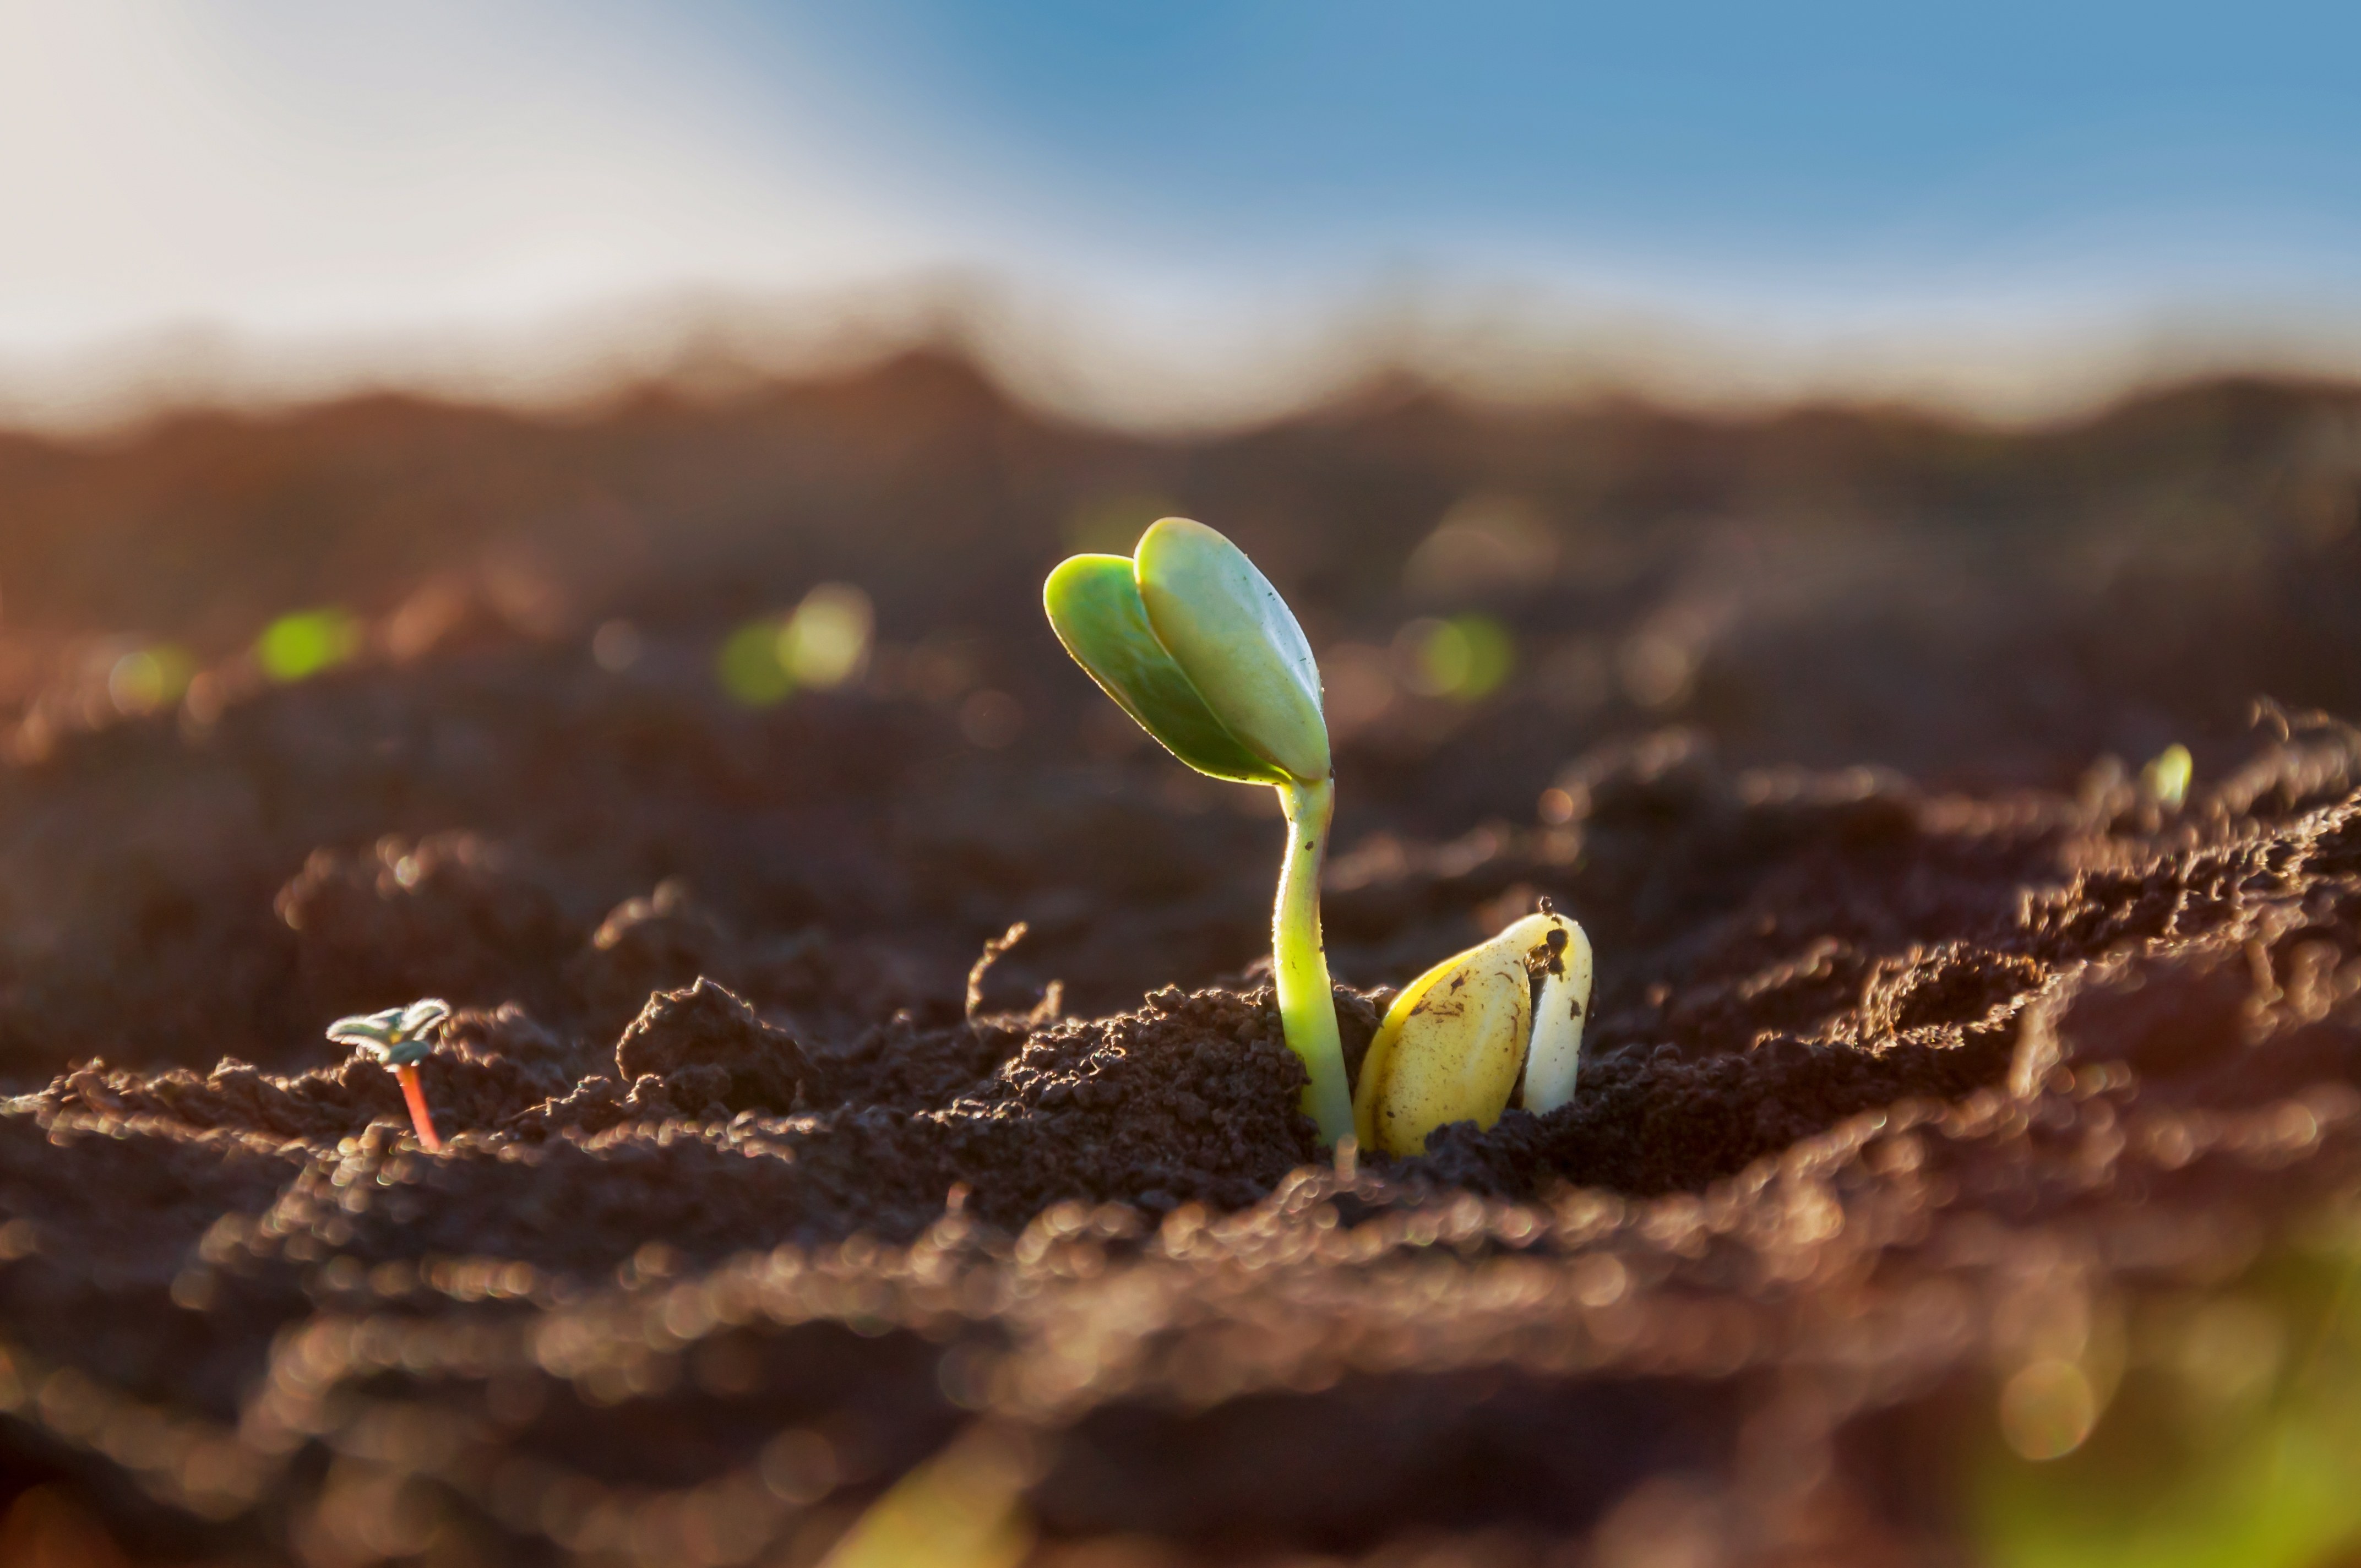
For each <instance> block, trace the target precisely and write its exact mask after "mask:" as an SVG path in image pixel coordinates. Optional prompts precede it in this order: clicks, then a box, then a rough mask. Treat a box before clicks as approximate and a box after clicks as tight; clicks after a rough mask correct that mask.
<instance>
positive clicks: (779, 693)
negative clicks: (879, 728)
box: [714, 583, 874, 707]
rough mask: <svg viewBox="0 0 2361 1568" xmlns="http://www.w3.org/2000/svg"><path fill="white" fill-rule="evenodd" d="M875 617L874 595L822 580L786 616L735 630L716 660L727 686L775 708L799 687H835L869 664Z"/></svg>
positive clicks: (742, 698)
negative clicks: (872, 596)
mask: <svg viewBox="0 0 2361 1568" xmlns="http://www.w3.org/2000/svg"><path fill="white" fill-rule="evenodd" d="M873 627H874V616H873V610H872V609H871V607H870V603H869V596H868V595H867V594H865V593H862V591H861V590H860V589H859V588H857V587H852V586H851V584H849V583H822V584H820V585H819V586H818V587H815V588H813V589H812V590H811V592H809V593H807V594H806V595H805V596H804V598H803V602H802V603H800V604H798V605H797V606H796V608H795V609H793V610H792V611H790V612H789V613H788V614H786V615H785V616H765V617H763V618H762V619H761V620H750V621H747V622H746V623H745V624H743V625H741V626H740V627H738V628H737V629H736V630H733V631H731V632H730V635H729V637H728V638H726V639H724V640H723V641H722V644H721V650H720V652H719V654H718V655H717V656H716V657H715V660H714V674H715V675H716V676H717V677H718V678H719V680H720V682H721V689H722V690H723V691H725V692H727V693H729V694H730V697H731V698H732V699H733V700H735V701H737V702H739V703H741V704H743V705H745V706H746V707H772V706H774V704H777V703H781V702H785V700H786V699H787V698H788V697H790V696H794V695H795V694H796V692H797V691H799V690H806V689H808V690H812V691H832V690H834V689H835V688H837V687H839V686H841V685H845V684H846V683H847V682H849V681H851V680H853V679H855V678H856V677H858V676H859V675H860V674H861V673H862V671H863V670H865V669H867V668H868V666H869V649H870V641H871V637H872V635H873Z"/></svg>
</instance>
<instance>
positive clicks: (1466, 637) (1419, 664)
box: [1396, 615, 1517, 702]
mask: <svg viewBox="0 0 2361 1568" xmlns="http://www.w3.org/2000/svg"><path fill="white" fill-rule="evenodd" d="M1396 646H1397V647H1398V648H1399V649H1400V652H1401V655H1402V659H1403V663H1404V675H1405V683H1404V684H1406V685H1409V686H1410V688H1411V690H1412V691H1415V692H1417V693H1418V694H1419V695H1420V696H1442V697H1449V698H1451V699H1452V700H1454V701H1455V702H1475V701H1477V700H1479V699H1481V698H1483V697H1486V696H1490V695H1491V694H1492V693H1493V692H1494V691H1496V690H1498V689H1499V685H1500V683H1501V682H1503V681H1505V680H1507V679H1508V678H1509V674H1510V671H1512V670H1514V669H1515V668H1516V664H1517V645H1516V641H1515V639H1514V638H1512V637H1511V636H1510V633H1509V629H1508V628H1507V627H1505V626H1503V625H1501V624H1500V623H1499V621H1497V620H1493V619H1492V618H1491V617H1490V616H1488V615H1455V616H1453V617H1451V618H1450V619H1449V620H1413V621H1411V623H1410V624H1409V625H1408V626H1405V627H1403V628H1402V630H1401V634H1400V638H1399V639H1398V640H1397V643H1396Z"/></svg>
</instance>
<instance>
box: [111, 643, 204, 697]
mask: <svg viewBox="0 0 2361 1568" xmlns="http://www.w3.org/2000/svg"><path fill="white" fill-rule="evenodd" d="M196 673H197V661H196V658H195V656H194V655H193V654H192V653H191V652H189V651H188V650H187V649H186V648H183V647H181V645H180V644H179V643H177V642H157V643H152V644H150V645H149V646H148V647H145V648H135V649H133V650H132V651H131V652H128V653H126V654H124V655H123V656H122V657H121V658H119V659H117V660H115V663H114V664H113V665H112V666H111V667H110V668H109V669H108V670H107V672H106V695H107V698H108V700H109V701H111V702H113V703H114V704H115V711H116V712H117V713H121V714H126V715H137V714H142V713H153V712H155V711H156V710H157V709H158V708H160V707H170V706H171V705H172V704H173V703H176V702H178V701H180V700H181V696H182V694H184V693H186V692H187V691H188V689H189V682H190V681H191V680H192V679H194V678H195V676H196Z"/></svg>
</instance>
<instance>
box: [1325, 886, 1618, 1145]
mask: <svg viewBox="0 0 2361 1568" xmlns="http://www.w3.org/2000/svg"><path fill="white" fill-rule="evenodd" d="M1590 973H1591V954H1590V938H1588V937H1587V936H1585V935H1584V934H1583V929H1582V927H1579V926H1577V925H1576V924H1575V923H1574V922H1573V921H1571V920H1569V919H1567V918H1566V917H1565V916H1563V915H1560V914H1559V913H1558V912H1557V911H1556V910H1555V909H1554V908H1552V907H1551V906H1550V903H1549V900H1547V899H1543V900H1542V907H1541V913H1540V914H1538V915H1528V916H1525V917H1524V918H1523V919H1521V920H1519V921H1516V922H1514V923H1513V924H1511V925H1510V927H1508V929H1506V930H1504V931H1502V932H1501V933H1500V934H1499V936H1497V937H1495V938H1492V939H1491V940H1490V941H1488V942H1484V943H1480V944H1478V945H1477V946H1476V947H1473V948H1468V949H1467V950H1466V952H1464V953H1460V954H1458V955H1456V956H1455V957H1453V958H1448V959H1444V960H1443V962H1441V963H1439V964H1437V965H1435V966H1434V967H1433V969H1431V970H1427V971H1426V972H1425V973H1424V974H1422V975H1421V976H1419V977H1418V978H1417V979H1416V980H1414V981H1411V982H1410V984H1408V985H1406V986H1404V987H1403V988H1402V992H1401V994H1400V996H1397V997H1396V998H1394V1004H1393V1005H1392V1006H1391V1007H1390V1008H1389V1009H1387V1012H1386V1015H1385V1019H1384V1021H1383V1022H1382V1023H1380V1024H1379V1025H1378V1032H1377V1035H1376V1036H1375V1037H1374V1038H1372V1039H1371V1040H1370V1041H1369V1052H1368V1055H1367V1056H1366V1057H1364V1058H1361V1081H1360V1085H1359V1088H1358V1089H1357V1091H1356V1092H1355V1094H1354V1096H1353V1124H1354V1126H1353V1130H1354V1135H1355V1136H1356V1137H1357V1138H1358V1139H1359V1141H1360V1146H1361V1147H1363V1148H1365V1149H1369V1150H1372V1151H1376V1152H1380V1153H1384V1154H1389V1155H1414V1154H1419V1153H1422V1151H1423V1150H1424V1149H1425V1147H1426V1137H1427V1135H1428V1134H1429V1133H1432V1132H1433V1131H1434V1129H1435V1128H1437V1127H1440V1126H1443V1125H1445V1124H1448V1123H1452V1122H1474V1123H1475V1124H1477V1126H1479V1127H1489V1126H1490V1125H1491V1124H1493V1123H1495V1122H1497V1121H1499V1119H1500V1113H1501V1112H1502V1111H1504V1110H1506V1109H1507V1108H1508V1104H1509V1099H1510V1095H1511V1094H1513V1093H1514V1092H1515V1091H1516V1089H1517V1085H1518V1082H1519V1081H1520V1080H1522V1082H1523V1084H1524V1106H1525V1109H1526V1110H1528V1111H1532V1112H1534V1113H1541V1112H1544V1111H1554V1110H1556V1109H1557V1108H1558V1107H1559V1106H1561V1105H1564V1104H1565V1103H1566V1102H1568V1101H1570V1100H1572V1099H1573V1098H1574V1083H1575V1076H1576V1071H1577V1069H1579V1068H1580V1067H1581V1065H1582V1025H1583V1014H1584V1013H1585V1012H1586V1011H1587V1010H1588V1008H1589V1005H1590Z"/></svg>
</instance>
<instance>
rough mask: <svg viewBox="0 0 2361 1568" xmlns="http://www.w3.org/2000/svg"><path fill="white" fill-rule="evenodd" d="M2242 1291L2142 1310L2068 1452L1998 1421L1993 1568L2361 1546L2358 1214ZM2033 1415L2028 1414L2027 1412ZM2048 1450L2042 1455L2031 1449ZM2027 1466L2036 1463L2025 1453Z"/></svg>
mask: <svg viewBox="0 0 2361 1568" xmlns="http://www.w3.org/2000/svg"><path fill="white" fill-rule="evenodd" d="M2340 1228H2341V1230H2342V1240H2341V1241H2340V1242H2338V1243H2337V1244H2336V1245H2334V1247H2333V1248H2331V1249H2329V1250H2326V1251H2324V1252H2313V1253H2309V1254H2303V1253H2290V1254H2287V1255H2281V1256H2279V1257H2277V1258H2274V1259H2272V1260H2270V1261H2269V1262H2268V1263H2267V1264H2266V1265H2265V1266H2261V1267H2259V1268H2257V1270H2255V1271H2254V1272H2253V1273H2251V1274H2250V1275H2249V1276H2248V1277H2247V1279H2246V1281H2245V1282H2244V1283H2242V1285H2241V1286H2240V1287H2239V1288H2237V1289H2236V1290H2235V1291H2216V1292H2213V1293H2209V1294H2207V1295H2204V1296H2202V1297H2197V1298H2193V1299H2164V1300H2158V1301H2151V1302H2149V1303H2147V1304H2145V1305H2144V1306H2143V1307H2142V1308H2141V1309H2140V1313H2139V1317H2140V1321H2142V1323H2143V1324H2144V1327H2143V1328H2142V1329H2141V1330H2140V1332H2137V1333H2136V1335H2135V1337H2136V1339H2138V1340H2140V1341H2143V1342H2144V1349H2143V1352H2142V1354H2141V1356H2140V1358H2139V1359H2137V1360H2136V1361H2135V1363H2134V1365H2132V1367H2131V1368H2130V1369H2129V1370H2128V1371H2127V1373H2126V1375H2125V1379H2124V1383H2123V1386H2122V1387H2121V1388H2120V1390H2119V1391H2118V1392H2117V1395H2116V1398H2115V1399H2114V1402H2113V1404H2112V1406H2111V1407H2110V1408H2109V1409H2107V1410H2106V1411H2105V1413H2104V1414H2103V1416H2099V1417H2098V1418H2097V1420H2096V1424H2095V1426H2093V1425H2091V1424H2090V1422H2089V1421H2087V1420H2086V1421H2085V1422H2084V1423H2083V1426H2084V1429H2085V1430H2086V1431H2088V1438H2087V1441H2081V1442H2069V1443H2066V1444H2063V1445H2059V1444H2054V1443H2052V1442H2049V1441H2048V1440H2049V1437H2050V1436H2051V1435H2052V1434H2051V1433H2050V1432H2049V1431H2048V1430H2047V1429H2046V1428H2045V1427H2044V1426H2043V1425H2042V1424H2041V1423H2040V1422H2039V1421H2038V1420H2032V1421H2028V1420H2026V1419H2025V1413H2024V1412H2023V1411H2022V1410H2020V1411H2017V1412H2015V1418H2014V1419H2013V1416H2012V1411H2011V1409H2010V1406H2009V1402H2008V1401H2009V1390H2011V1389H2013V1388H2015V1387H2016V1385H2017V1384H2018V1382H2019V1381H2020V1380H2021V1378H2022V1374H2021V1375H2020V1377H2019V1378H2013V1379H2011V1380H2010V1382H2009V1383H2008V1384H2007V1385H2005V1386H2004V1392H2003V1403H2002V1407H2001V1420H2000V1422H1999V1423H1998V1430H1997V1431H1995V1432H1994V1434H1993V1436H1994V1438H1995V1439H1996V1440H1997V1441H1994V1442H1991V1443H1990V1445H1989V1447H1988V1449H1987V1451H1986V1452H1985V1453H1984V1454H1983V1456H1982V1459H1981V1461H1979V1463H1978V1465H1977V1468H1976V1473H1975V1475H1974V1480H1973V1483H1972V1486H1971V1495H1972V1498H1973V1508H1974V1517H1975V1521H1976V1526H1977V1533H1978V1536H1979V1537H1980V1540H1979V1545H1980V1546H1981V1547H1982V1552H1983V1556H1984V1560H1985V1561H1988V1562H1990V1563H1994V1564H1997V1565H1999V1568H2337V1565H2341V1564H2345V1563H2352V1562H2355V1561H2356V1553H2361V1288H2357V1287H2361V1278H2357V1277H2361V1215H2356V1214H2354V1213H2351V1212H2348V1213H2347V1214H2345V1217H2344V1220H2343V1222H2342V1225H2341V1227H2340ZM2036 1413H2038V1412H2036ZM2052 1453H2054V1454H2055V1456H2054V1457H2048V1458H2047V1459H2044V1458H2042V1457H2039V1456H2042V1455H2046V1454H2052ZM2028 1455H2032V1456H2034V1457H2028Z"/></svg>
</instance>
